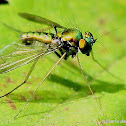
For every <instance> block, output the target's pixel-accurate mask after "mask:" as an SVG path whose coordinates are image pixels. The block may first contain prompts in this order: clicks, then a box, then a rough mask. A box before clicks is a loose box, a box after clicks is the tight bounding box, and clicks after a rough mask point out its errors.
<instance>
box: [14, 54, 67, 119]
mask: <svg viewBox="0 0 126 126" xmlns="http://www.w3.org/2000/svg"><path fill="white" fill-rule="evenodd" d="M65 55H66V52H65V53H64V54H63V55H62V56H61V58H60V59H59V60H58V61H57V62H56V63H55V64H54V65H53V67H52V68H51V69H50V71H49V72H48V73H47V74H46V75H45V77H44V78H43V79H42V81H41V82H40V83H39V84H38V85H37V88H36V89H35V90H34V92H33V93H32V95H31V96H30V98H29V99H28V100H27V101H26V104H25V105H24V106H23V107H22V109H21V110H20V111H19V112H18V114H17V115H16V116H15V117H14V119H15V118H16V117H17V116H18V115H19V114H20V113H21V112H22V111H23V110H24V109H25V107H26V106H27V105H28V102H29V101H30V100H31V98H32V97H33V96H34V94H35V92H36V91H37V90H38V88H39V87H40V86H41V85H42V84H43V82H44V81H45V79H46V78H47V77H48V76H49V75H50V73H51V72H52V71H53V69H54V68H55V67H56V66H57V65H58V64H59V63H60V61H61V60H62V59H63V58H64V57H65Z"/></svg>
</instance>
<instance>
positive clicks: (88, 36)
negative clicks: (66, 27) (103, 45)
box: [79, 31, 97, 56]
mask: <svg viewBox="0 0 126 126" xmlns="http://www.w3.org/2000/svg"><path fill="white" fill-rule="evenodd" d="M96 40H97V39H94V37H93V35H92V33H91V32H88V31H87V32H85V38H84V39H80V41H79V49H80V51H81V52H82V53H83V54H86V55H87V56H89V55H90V51H91V50H92V46H93V44H94V43H95V42H96Z"/></svg>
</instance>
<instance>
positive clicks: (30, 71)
mask: <svg viewBox="0 0 126 126" xmlns="http://www.w3.org/2000/svg"><path fill="white" fill-rule="evenodd" d="M39 58H40V57H38V58H36V59H35V60H34V63H33V65H32V66H31V68H30V70H29V72H28V74H27V76H26V78H25V80H24V81H23V82H22V83H21V84H20V85H18V86H17V87H15V88H14V89H13V90H11V91H10V92H8V93H6V94H4V95H2V96H0V98H2V97H5V96H7V95H9V94H11V93H12V92H13V91H15V90H16V89H18V88H19V87H21V86H22V85H24V84H25V83H26V82H27V80H28V78H29V76H30V75H31V73H32V71H33V69H34V67H35V65H36V63H37V61H38V59H39Z"/></svg>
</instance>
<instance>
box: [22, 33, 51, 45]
mask: <svg viewBox="0 0 126 126" xmlns="http://www.w3.org/2000/svg"><path fill="white" fill-rule="evenodd" d="M21 40H22V43H24V44H25V45H32V43H33V42H36V41H38V42H43V43H51V41H52V35H51V34H48V33H42V32H25V33H23V34H21Z"/></svg>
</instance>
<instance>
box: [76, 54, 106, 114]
mask: <svg viewBox="0 0 126 126" xmlns="http://www.w3.org/2000/svg"><path fill="white" fill-rule="evenodd" d="M77 61H78V64H79V68H80V72H81V74H82V76H83V78H84V80H85V83H86V85H87V86H88V88H89V90H90V92H91V94H92V96H93V97H94V99H95V100H96V103H97V106H98V108H99V109H100V112H101V113H102V115H104V113H103V111H102V108H101V106H100V103H99V101H98V99H97V97H96V96H95V94H94V92H93V90H92V89H91V87H90V84H89V83H88V82H87V80H86V77H85V75H84V72H83V68H82V66H81V63H80V60H79V57H78V55H77Z"/></svg>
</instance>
